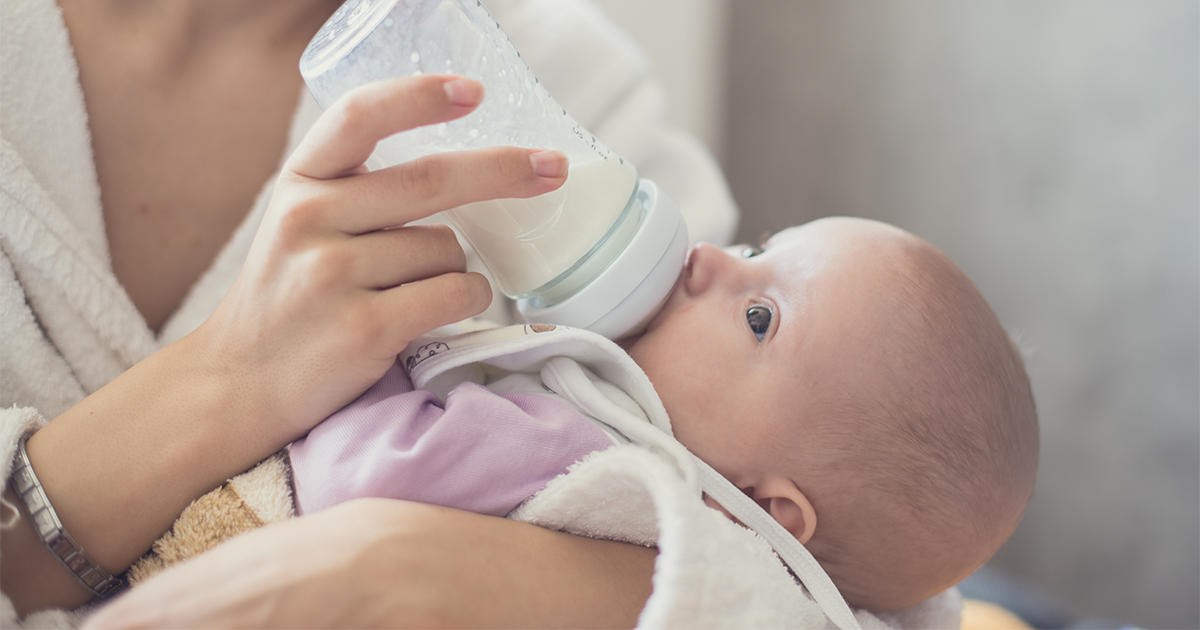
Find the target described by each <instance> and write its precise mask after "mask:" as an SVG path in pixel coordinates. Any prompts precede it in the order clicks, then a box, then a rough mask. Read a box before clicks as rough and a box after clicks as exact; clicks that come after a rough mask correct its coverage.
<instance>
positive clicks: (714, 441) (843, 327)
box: [623, 218, 1038, 612]
mask: <svg viewBox="0 0 1200 630" xmlns="http://www.w3.org/2000/svg"><path fill="white" fill-rule="evenodd" d="M623 345H624V346H625V347H626V348H627V349H628V350H629V353H630V355H631V356H632V357H633V358H634V360H635V361H637V363H638V364H639V365H640V366H641V367H642V369H643V370H645V372H646V374H647V375H648V376H649V378H650V380H651V382H652V383H653V384H654V386H655V389H656V390H657V391H658V393H659V395H660V396H661V398H662V401H663V404H664V406H665V407H666V409H667V413H668V415H669V416H670V418H671V425H672V428H673V430H674V432H675V436H676V437H677V438H678V439H679V440H680V442H682V443H683V444H684V445H685V446H687V447H688V448H689V449H690V450H691V451H692V452H693V453H695V454H696V455H697V456H698V457H700V458H701V459H703V460H705V461H706V462H708V464H709V465H711V466H712V467H713V468H714V469H716V470H717V471H718V472H720V473H721V474H722V475H724V476H725V477H726V478H727V479H729V480H730V481H731V482H732V483H733V484H734V485H736V486H737V487H738V488H741V489H742V490H743V491H744V492H746V493H747V494H748V495H750V497H751V498H752V499H754V500H755V501H757V502H758V503H759V504H760V505H762V506H763V508H764V509H766V510H767V511H768V512H769V513H770V514H771V515H772V516H773V517H774V518H775V519H776V520H777V521H779V522H780V523H781V524H782V525H783V526H784V527H785V528H787V529H788V530H789V531H790V532H792V534H793V535H795V536H796V538H797V539H798V540H800V542H802V543H804V544H805V546H806V547H807V548H808V549H809V551H811V552H812V553H813V555H814V556H815V557H816V558H817V560H818V561H819V562H820V563H821V565H822V567H824V569H825V571H826V572H827V573H828V574H829V575H830V577H831V578H832V579H833V581H834V583H835V584H837V586H838V588H839V589H840V590H841V591H842V594H843V596H845V598H846V600H847V601H848V602H849V603H850V604H851V605H854V606H858V607H862V608H867V609H869V610H873V611H877V612H881V611H889V610H897V609H900V608H904V607H907V606H910V605H912V604H915V603H917V602H919V601H921V600H923V599H925V598H927V597H929V596H931V595H934V594H936V593H938V592H940V591H942V590H944V589H946V588H948V587H950V586H952V585H954V584H956V583H957V582H958V581H959V580H961V579H962V578H964V577H966V576H967V575H968V574H970V573H971V572H972V571H973V570H974V569H976V568H977V567H979V566H980V565H982V564H983V562H984V561H985V560H987V558H988V557H990V556H991V555H992V554H993V553H994V552H995V551H996V549H997V548H998V547H999V546H1000V544H1001V543H1002V542H1003V541H1004V540H1005V539H1006V538H1008V536H1009V534H1011V533H1012V531H1013V529H1014V528H1015V527H1016V525H1017V522H1018V521H1019V520H1020V517H1021V513H1022V512H1023V511H1024V509H1025V506H1026V504H1027V503H1028V501H1029V497H1030V495H1031V493H1032V491H1033V481H1034V476H1035V473H1036V468H1037V450H1038V429H1037V415H1036V412H1035V410H1034V404H1033V397H1032V394H1031V392H1030V388H1029V381H1028V378H1027V377H1026V375H1025V371H1024V367H1023V366H1022V363H1021V359H1020V356H1019V354H1018V352H1017V351H1016V349H1015V347H1014V346H1013V344H1012V343H1011V341H1010V340H1009V338H1008V336H1007V335H1006V333H1005V332H1004V329H1003V328H1002V327H1001V325H1000V323H999V321H998V320H997V319H996V317H995V315H994V314H993V313H992V311H991V309H990V308H989V307H988V305H987V303H986V302H985V301H984V299H983V297H982V296H981V295H980V294H979V292H978V290H976V288H975V286H974V285H973V284H972V283H971V281H970V280H969V279H967V277H966V275H965V274H963V272H962V271H961V270H959V268H958V267H957V266H955V264H954V263H953V262H951V261H950V259H949V258H947V257H946V256H945V255H944V254H942V253H941V252H939V251H938V250H937V249H936V248H934V247H933V246H932V245H930V244H928V243H926V242H925V241H923V240H921V239H918V238H917V237H915V236H913V235H911V234H909V233H907V232H904V231H903V230H900V229H898V228H895V227H892V226H889V225H886V224H882V223H878V222H875V221H868V220H864V219H849V218H830V219H822V220H819V221H814V222H812V223H808V224H805V225H803V226H800V227H796V228H790V229H787V230H784V231H782V232H780V233H778V234H776V235H775V236H773V237H771V238H770V239H769V240H768V241H767V242H766V243H764V245H763V248H762V250H761V251H760V250H759V249H758V248H745V247H737V248H730V249H727V250H721V249H718V248H716V247H713V246H709V245H703V244H702V245H700V246H698V247H696V248H695V249H693V250H692V252H691V253H690V254H689V256H688V261H687V265H686V266H685V268H684V272H683V274H682V276H681V277H680V279H679V282H678V284H677V285H676V287H675V289H674V291H673V293H672V294H671V296H670V297H669V298H668V300H667V303H666V304H665V305H664V307H663V309H662V312H661V313H659V314H658V315H657V316H656V317H655V318H654V320H653V321H651V323H650V325H649V326H648V327H647V329H646V331H645V332H644V333H643V334H642V335H641V336H640V337H637V338H634V339H630V340H626V342H624V344H623Z"/></svg>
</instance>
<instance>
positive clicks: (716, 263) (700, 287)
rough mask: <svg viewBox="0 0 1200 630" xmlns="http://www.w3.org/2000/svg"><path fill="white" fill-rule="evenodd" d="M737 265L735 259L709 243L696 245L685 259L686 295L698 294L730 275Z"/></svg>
mask: <svg viewBox="0 0 1200 630" xmlns="http://www.w3.org/2000/svg"><path fill="white" fill-rule="evenodd" d="M736 265H737V259H735V258H734V257H733V256H731V255H729V254H727V253H726V252H724V251H722V250H721V248H719V247H717V246H716V245H712V244H710V243H698V244H697V245H696V246H695V247H693V248H692V251H691V252H689V253H688V259H687V274H688V276H687V283H686V286H687V290H688V293H692V294H699V293H703V292H705V291H707V290H709V289H710V288H712V286H713V284H714V283H716V282H718V281H720V280H721V278H722V277H724V276H725V275H727V274H729V273H731V272H732V271H733V268H734V267H735V266H736Z"/></svg>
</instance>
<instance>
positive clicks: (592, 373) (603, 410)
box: [401, 326, 959, 630]
mask: <svg viewBox="0 0 1200 630" xmlns="http://www.w3.org/2000/svg"><path fill="white" fill-rule="evenodd" d="M443 331H445V329H443ZM401 360H402V361H404V362H405V365H406V367H407V368H408V370H409V373H410V376H411V377H412V381H413V384H414V385H415V386H416V387H418V388H421V389H427V390H430V391H432V392H434V393H435V394H437V395H438V396H439V397H442V398H443V399H444V398H445V395H446V393H447V392H448V391H449V389H450V388H451V387H453V386H454V385H456V384H458V383H461V382H463V381H471V382H475V383H479V384H481V385H484V386H487V385H489V383H493V382H497V381H499V380H500V379H503V378H506V377H508V376H510V375H512V374H514V373H524V374H529V375H538V376H539V377H540V378H536V377H535V378H533V379H530V380H531V381H535V382H536V381H540V383H537V387H538V389H542V388H544V389H542V391H543V393H546V392H547V390H548V392H552V393H553V394H556V395H557V396H559V397H561V399H563V400H565V401H566V402H568V403H569V404H571V405H573V406H575V407H576V408H577V409H578V410H580V411H581V412H582V413H584V414H585V415H587V416H589V417H591V418H593V419H595V420H598V421H599V422H601V423H603V424H604V425H606V426H607V427H608V428H610V429H611V430H612V431H615V432H616V433H618V434H619V435H620V436H621V438H623V440H625V441H628V442H629V443H631V444H633V445H636V446H634V447H620V446H618V447H615V448H614V449H610V450H608V451H603V452H600V453H595V454H593V456H591V457H589V458H587V459H585V460H584V461H583V462H582V463H581V464H577V465H576V466H575V467H573V468H572V470H571V472H568V473H567V474H566V475H564V476H563V477H560V478H559V479H557V480H555V481H554V482H551V484H550V485H549V486H547V488H546V489H544V490H542V491H541V492H539V493H538V494H536V495H535V496H533V497H532V498H530V499H529V500H528V501H526V502H525V503H524V504H523V505H522V506H521V507H519V508H517V509H516V510H514V512H513V513H512V514H510V515H509V516H510V518H515V519H518V520H523V521H526V522H532V523H536V524H539V525H543V526H546V527H551V528H554V529H561V530H564V531H570V532H572V533H578V534H584V535H592V536H597V537H605V538H613V539H617V540H624V541H628V542H638V543H641V544H646V545H659V546H660V558H659V563H658V564H657V565H656V576H655V595H653V596H652V597H651V600H650V602H648V603H647V607H646V609H645V610H644V611H643V616H642V619H641V622H640V623H639V626H652V627H659V626H676V627H686V626H689V625H697V624H699V625H703V626H708V627H718V626H720V625H722V623H721V621H720V620H714V619H713V618H712V617H711V615H712V612H713V611H712V609H711V608H710V609H709V610H708V611H707V614H708V615H709V616H705V615H703V614H700V615H698V616H697V617H696V618H691V619H687V618H680V617H679V616H678V614H673V616H671V617H670V618H669V619H659V618H657V617H654V615H653V614H652V613H653V611H654V609H655V606H654V604H655V597H658V596H659V590H660V589H659V583H660V579H659V573H662V572H671V571H672V568H673V567H672V566H670V565H671V563H672V562H675V561H676V560H666V561H664V560H663V558H664V557H669V558H676V559H677V558H678V557H679V554H676V553H668V549H667V547H668V546H669V544H668V541H667V540H666V534H665V532H664V528H668V527H670V526H672V525H673V522H672V521H673V520H679V519H677V518H676V517H675V515H673V513H672V508H670V507H666V508H664V507H663V506H664V505H677V506H678V505H682V504H681V503H680V501H681V500H680V499H679V497H669V498H663V497H664V491H662V490H661V488H651V487H647V488H644V489H642V490H643V491H642V492H641V494H644V495H646V496H647V497H648V498H649V501H650V502H651V503H653V505H650V506H649V508H648V509H646V510H631V509H629V506H628V505H624V504H626V503H629V502H635V501H636V500H637V497H636V495H638V494H639V492H638V491H637V490H631V488H633V487H636V486H637V485H638V484H644V485H646V486H653V485H654V484H656V483H660V482H662V480H663V479H664V476H663V475H662V474H660V471H655V470H651V469H652V468H655V467H654V466H650V465H648V464H647V463H646V461H645V460H644V459H643V460H640V463H636V464H635V466H633V467H632V468H633V470H632V472H626V471H627V470H628V469H627V468H622V467H621V466H620V465H618V464H613V465H612V466H610V470H608V471H607V472H601V473H594V471H595V470H597V469H602V468H603V467H604V466H605V465H606V464H608V463H611V462H607V461H606V460H614V461H615V460H617V459H619V458H620V457H623V456H625V454H624V453H622V451H621V449H631V448H633V449H640V450H643V451H649V452H651V453H653V454H654V455H655V456H657V459H658V460H660V461H663V462H665V463H667V464H668V465H669V466H668V468H669V474H668V475H667V476H669V477H674V481H673V482H669V481H668V482H666V483H667V485H668V486H670V487H671V488H674V489H676V491H677V493H678V494H681V495H684V498H683V499H682V501H683V502H684V503H686V504H688V506H689V508H688V511H689V514H690V515H691V518H694V517H695V515H696V511H695V510H691V509H690V508H691V507H696V506H698V509H699V510H700V511H701V512H703V511H707V512H711V513H713V514H715V513H716V512H715V511H713V510H711V509H710V508H708V507H707V506H705V505H704V504H703V501H702V492H703V493H707V494H708V495H709V496H711V497H712V498H713V499H715V500H716V501H717V502H718V503H720V504H721V505H722V506H723V507H725V509H727V510H728V511H729V512H730V513H731V514H733V515H734V516H735V517H736V518H737V519H738V520H739V521H740V522H741V523H742V524H744V525H745V526H746V527H748V528H750V529H751V530H753V532H754V533H756V534H757V535H758V536H760V537H761V538H762V539H763V540H765V541H766V542H767V543H768V544H769V545H770V547H771V548H772V549H773V550H774V553H775V554H776V555H777V556H778V560H782V561H783V562H784V563H785V564H786V565H787V567H788V568H790V570H791V572H792V574H793V575H794V576H795V578H797V579H799V581H800V583H801V584H802V585H803V588H800V587H799V586H798V585H795V583H794V581H792V578H791V576H788V575H787V570H786V569H784V568H783V567H782V566H777V567H776V569H775V570H773V573H772V570H770V569H767V570H766V571H763V569H762V568H761V567H763V566H766V565H757V566H759V567H760V568H759V569H754V570H752V571H751V574H754V573H755V572H756V571H758V572H764V575H762V576H757V575H756V576H755V577H754V578H751V580H750V581H751V582H753V581H754V580H755V579H759V578H760V577H761V579H762V580H763V581H764V583H766V582H769V581H773V584H774V585H775V586H776V587H777V585H778V584H779V583H780V582H782V580H780V579H779V574H780V573H782V574H783V575H784V576H785V577H786V580H787V582H790V583H791V584H792V588H791V589H788V588H787V587H784V590H792V591H793V592H791V593H789V594H788V595H787V598H788V599H789V600H792V601H790V602H786V603H785V602H779V601H778V598H776V599H772V598H770V597H768V598H765V601H766V602H768V603H767V605H768V606H774V607H776V608H778V611H777V612H778V614H777V615H773V614H772V611H760V612H764V613H766V614H758V615H757V617H755V618H757V619H760V620H761V623H762V626H764V627H770V626H776V627H798V626H810V625H813V623H814V622H816V623H819V624H820V625H822V626H827V625H829V624H830V623H832V624H833V625H835V626H836V627H838V628H840V629H841V630H850V629H857V628H861V627H941V626H945V627H951V626H953V627H956V626H957V625H958V620H957V615H958V605H959V600H958V596H957V594H956V593H954V592H953V591H950V592H948V593H947V594H944V595H939V596H937V597H935V598H933V599H931V600H928V601H927V602H925V603H922V604H919V605H918V606H916V607H914V608H912V609H909V610H908V611H905V612H901V613H896V614H892V615H884V616H875V615H872V614H871V613H868V612H866V611H857V612H855V611H852V610H851V609H850V607H849V605H848V604H847V603H846V601H845V599H843V598H842V596H841V594H840V593H839V592H838V590H837V587H836V586H834V584H833V582H832V580H831V579H830V578H829V576H828V575H827V574H826V573H825V571H824V570H823V569H822V568H821V566H820V565H819V564H818V563H817V561H816V559H815V558H813V556H812V554H811V553H809V552H808V550H807V549H805V548H804V546H803V545H801V544H800V543H799V542H798V541H797V540H796V539H795V538H794V537H793V536H792V535H791V534H790V533H788V532H787V531H786V530H785V529H784V528H783V527H782V526H781V525H779V524H778V523H777V522H776V521H775V520H774V519H773V518H771V517H770V515H768V514H767V513H766V512H765V511H763V509H762V508H761V507H760V506H759V505H758V504H757V503H755V502H754V501H753V500H751V499H750V498H749V497H747V496H746V495H745V494H743V493H742V492H741V491H740V490H738V489H737V488H736V487H735V486H734V485H733V484H732V483H730V482H729V481H728V480H726V479H725V478H724V477H722V476H721V475H720V474H718V473H717V472H716V471H714V470H713V469H712V468H711V467H709V466H708V465H707V464H705V463H704V462H703V461H701V460H699V459H698V458H697V457H695V456H694V455H693V454H692V453H690V452H689V451H688V450H687V449H686V448H685V447H684V446H683V445H682V444H680V443H679V442H678V441H676V440H675V439H674V438H673V437H672V435H671V426H670V420H669V418H668V417H667V413H666V409H665V408H664V407H663V406H662V402H661V400H660V399H659V397H658V395H657V393H656V392H655V390H654V388H653V386H652V385H651V384H650V381H649V379H648V378H646V376H645V374H644V373H643V372H642V371H641V369H640V368H639V367H638V366H637V364H636V363H634V361H633V359H631V358H630V357H629V355H627V354H626V353H625V352H624V351H622V350H621V349H620V348H619V347H618V346H617V345H616V344H614V343H613V342H611V341H609V340H608V339H605V338H603V337H601V336H599V335H595V334H593V333H589V332H587V331H582V330H575V329H570V328H564V327H557V328H555V327H542V326H536V327H535V326H509V327H504V328H492V329H485V330H480V331H475V332H470V333H466V334H462V335H457V336H453V337H441V338H436V339H431V338H430V337H425V338H422V339H420V340H418V341H416V342H414V343H413V344H412V345H410V346H409V348H408V349H407V350H406V351H405V352H404V353H403V354H402V355H401ZM505 382H506V383H511V382H512V379H506V381H505ZM613 471H619V472H617V473H614V472H613ZM639 475H641V476H643V477H644V478H642V479H636V478H637V477H638V476H639ZM656 475H657V476H656ZM630 477H633V478H634V479H632V480H631V478H630ZM572 486H586V487H585V488H579V487H574V488H572ZM668 494H669V492H668ZM571 495H574V496H575V497H576V498H575V499H574V500H575V501H576V502H577V503H578V504H574V505H573V504H572V503H571V499H570V498H569V497H570V496H571ZM578 497H585V499H584V500H582V501H580V500H579V499H578ZM631 497H632V498H631ZM680 509H681V510H682V509H683V508H682V507H681V508H680ZM684 520H686V519H684ZM719 520H720V521H723V522H724V525H721V526H719V527H726V526H727V527H728V528H734V529H737V530H740V529H741V528H740V527H739V526H738V525H736V524H734V523H733V522H732V521H729V520H728V519H726V518H725V517H723V516H721V517H720V519H719ZM688 525H689V523H686V522H685V524H684V530H685V532H686V530H687V529H688ZM679 530H680V528H678V527H675V528H673V529H672V531H673V532H678V531H679ZM743 531H744V530H743ZM660 535H661V537H660ZM673 535H676V534H673ZM697 535H698V536H700V535H703V534H697ZM682 536H683V537H684V538H686V537H687V536H688V534H687V533H684V534H682ZM672 540H674V539H672ZM685 542H686V541H685ZM682 546H686V544H684V545H682ZM732 547H733V546H731V547H730V548H731V549H732ZM721 553H722V551H717V552H716V554H717V556H718V559H717V560H716V561H717V562H722V560H721V559H720V554H721ZM729 553H733V552H732V551H730V552H729ZM738 553H740V552H738ZM730 560H731V561H732V558H730ZM778 560H776V564H777V565H778ZM664 563H665V566H664ZM707 570H709V571H711V572H712V574H711V575H708V576H703V578H702V579H700V580H698V581H697V584H696V585H693V586H692V588H699V589H708V590H710V591H712V593H710V595H713V596H715V594H716V593H718V592H720V591H722V590H724V589H732V590H737V589H741V590H742V591H745V590H746V589H747V588H751V589H752V588H754V585H753V584H750V585H749V587H748V586H747V585H746V584H744V583H743V582H745V581H746V576H745V574H744V573H743V574H741V575H740V576H738V577H736V578H735V577H733V576H730V577H729V578H728V580H729V582H730V583H729V584H722V581H723V580H725V579H726V576H725V575H723V573H722V572H721V570H720V568H719V567H713V568H709V569H707ZM767 573H771V575H766V574H767ZM662 581H663V582H664V583H666V582H668V581H667V580H665V579H664V580H662ZM734 581H738V583H737V584H736V585H734V584H733V582H734ZM767 590H769V589H767ZM775 592H776V593H777V594H778V590H776V591H775ZM702 597H705V595H703V594H701V595H700V598H702ZM698 599H699V598H698ZM717 599H719V598H717ZM726 599H727V600H728V599H732V598H728V597H727V598H726ZM763 603H764V602H763V601H759V602H757V603H756V604H750V603H747V604H746V605H747V606H752V605H754V606H759V607H761V606H762V605H763ZM659 608H664V606H660V607H659ZM665 608H678V606H677V605H673V606H665ZM741 620H742V622H745V621H746V618H745V617H742V618H741Z"/></svg>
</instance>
